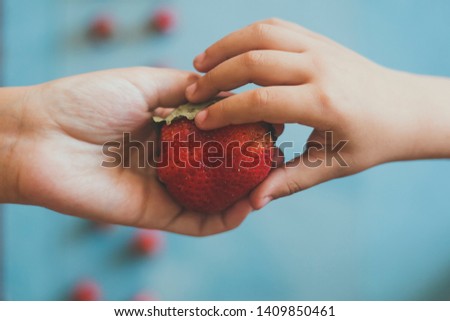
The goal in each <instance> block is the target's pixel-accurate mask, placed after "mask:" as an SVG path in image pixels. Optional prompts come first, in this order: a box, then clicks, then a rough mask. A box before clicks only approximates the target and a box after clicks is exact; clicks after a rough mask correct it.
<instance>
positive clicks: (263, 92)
mask: <svg viewBox="0 0 450 321" xmlns="http://www.w3.org/2000/svg"><path fill="white" fill-rule="evenodd" d="M252 98H253V99H252V101H253V106H254V107H255V108H257V109H258V112H261V109H265V108H266V107H267V106H268V104H269V102H270V98H271V94H270V91H269V90H267V89H266V88H260V89H256V90H255V91H254V93H253V97H252Z"/></svg>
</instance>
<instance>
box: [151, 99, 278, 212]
mask: <svg viewBox="0 0 450 321" xmlns="http://www.w3.org/2000/svg"><path fill="white" fill-rule="evenodd" d="M212 103H213V102H210V103H207V104H203V105H202V106H198V107H197V106H195V105H190V104H188V105H184V106H182V107H180V108H178V109H177V110H175V112H174V113H173V114H171V115H170V116H169V117H167V118H166V122H167V123H166V124H164V125H163V127H162V128H161V143H162V147H161V159H160V163H159V165H158V174H159V178H160V180H161V181H162V182H163V183H164V184H165V185H166V188H167V190H168V191H169V193H170V194H171V195H172V196H173V197H174V198H175V199H176V200H177V201H178V202H179V203H180V204H182V205H183V206H185V207H186V208H187V209H190V210H193V211H197V212H202V213H215V212H220V211H222V210H224V209H226V208H227V207H229V206H230V205H232V204H233V203H235V202H236V201H237V200H239V199H240V198H242V197H244V196H245V195H247V194H248V193H249V192H250V191H251V190H252V189H253V188H254V187H255V186H256V185H258V184H259V183H260V182H261V181H262V180H263V179H264V178H265V177H266V176H267V175H268V174H269V172H270V170H271V168H272V167H273V166H272V165H273V159H272V158H273V156H274V149H275V148H274V139H273V136H272V126H271V125H270V124H267V123H262V122H260V123H255V124H244V125H230V126H227V127H224V128H220V129H215V130H211V131H202V130H200V129H198V128H197V127H196V126H195V123H194V121H193V118H194V117H195V115H196V114H197V113H198V111H199V110H200V109H201V108H204V107H205V105H206V106H207V105H210V104H212ZM186 110H187V111H186Z"/></svg>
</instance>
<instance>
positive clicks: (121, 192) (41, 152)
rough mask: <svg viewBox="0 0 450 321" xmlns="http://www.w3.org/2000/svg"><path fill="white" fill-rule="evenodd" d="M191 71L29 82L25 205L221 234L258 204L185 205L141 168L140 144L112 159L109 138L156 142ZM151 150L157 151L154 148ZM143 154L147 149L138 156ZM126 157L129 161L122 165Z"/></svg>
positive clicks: (23, 151) (22, 149)
mask: <svg viewBox="0 0 450 321" xmlns="http://www.w3.org/2000/svg"><path fill="white" fill-rule="evenodd" d="M196 79H197V76H196V75H195V74H193V73H189V72H182V71H175V70H168V69H153V68H144V67H139V68H128V69H117V70H110V71H103V72H97V73H91V74H85V75H80V76H75V77H70V78H65V79H60V80H56V81H53V82H49V83H46V84H43V85H39V86H35V87H30V90H29V94H28V95H27V98H26V101H25V104H24V106H25V107H24V111H25V112H24V120H23V123H24V124H25V126H24V127H26V129H25V130H24V131H23V133H22V134H21V137H20V140H19V143H18V144H17V148H16V151H17V152H18V154H20V155H22V156H21V157H19V158H18V162H20V168H21V170H20V175H18V178H17V180H18V186H19V195H20V196H21V200H22V202H23V203H26V204H34V205H40V206H45V207H48V208H50V209H52V210H55V211H58V212H61V213H66V214H70V215H75V216H79V217H84V218H89V219H93V220H98V221H105V222H111V223H117V224H125V225H132V226H138V227H145V228H155V229H161V230H167V231H172V232H176V233H182V234H189V235H208V234H214V233H219V232H223V231H226V230H229V229H232V228H234V227H236V226H237V225H239V224H240V223H241V222H242V221H243V220H244V218H245V217H246V216H247V214H248V213H249V212H250V211H251V210H252V208H251V206H250V203H249V201H248V200H247V199H244V200H241V201H239V202H238V203H236V204H235V205H234V206H232V207H231V208H230V209H228V210H227V211H226V212H224V213H220V214H215V215H207V214H203V213H194V212H191V211H188V210H186V209H184V208H182V207H181V206H180V205H179V204H177V203H176V202H175V201H174V200H173V199H172V198H171V197H170V195H168V194H167V192H166V189H165V188H164V186H163V185H162V184H161V183H160V182H159V180H158V178H157V174H156V171H155V168H154V167H152V166H149V165H148V164H146V166H144V167H142V168H140V166H138V159H137V158H138V153H137V149H132V153H131V154H128V153H126V152H124V151H123V150H122V153H121V156H122V159H121V161H122V162H121V163H120V164H117V165H118V166H115V167H105V166H102V162H104V161H107V160H108V159H107V157H106V156H105V155H104V153H103V148H104V144H106V143H108V142H122V140H123V135H124V133H130V135H131V138H132V140H135V141H140V142H142V143H143V144H144V145H146V144H147V142H149V141H150V142H156V141H157V128H156V126H155V125H154V123H153V122H152V116H154V115H155V114H158V113H161V112H163V113H164V108H157V107H173V106H177V105H179V104H181V103H182V102H183V101H184V99H185V98H184V91H185V88H186V87H187V86H188V85H189V84H190V83H192V82H194V81H195V80H196ZM147 149H148V148H146V151H145V153H146V154H148V155H149V157H152V152H153V150H152V149H151V148H150V149H149V150H147ZM140 156H142V155H140ZM124 160H128V161H129V162H130V165H131V166H129V167H127V168H125V167H124V166H123V162H124Z"/></svg>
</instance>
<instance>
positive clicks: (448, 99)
mask: <svg viewBox="0 0 450 321" xmlns="http://www.w3.org/2000/svg"><path fill="white" fill-rule="evenodd" d="M394 74H395V76H394V79H393V80H394V81H395V83H397V84H401V86H400V88H398V86H397V87H394V88H396V94H395V99H394V100H393V104H392V106H391V108H393V109H397V108H398V109H399V110H402V111H403V112H401V113H398V114H396V115H395V116H394V118H395V122H396V123H397V126H396V127H397V133H398V136H399V137H400V139H399V142H400V145H399V146H398V150H399V154H397V155H396V156H397V157H396V159H394V160H413V159H433V158H450V80H449V79H446V78H440V77H432V76H422V75H415V74H409V73H404V72H397V71H396V72H394ZM394 140H395V139H394Z"/></svg>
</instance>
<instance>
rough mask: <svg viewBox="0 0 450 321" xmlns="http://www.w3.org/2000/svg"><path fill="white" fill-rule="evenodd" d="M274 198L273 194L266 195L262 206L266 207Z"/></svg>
mask: <svg viewBox="0 0 450 321" xmlns="http://www.w3.org/2000/svg"><path fill="white" fill-rule="evenodd" d="M272 199H273V198H272V197H271V196H266V197H264V198H263V200H262V203H261V208H263V207H265V206H266V205H267V204H269V203H270V201H271V200H272Z"/></svg>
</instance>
